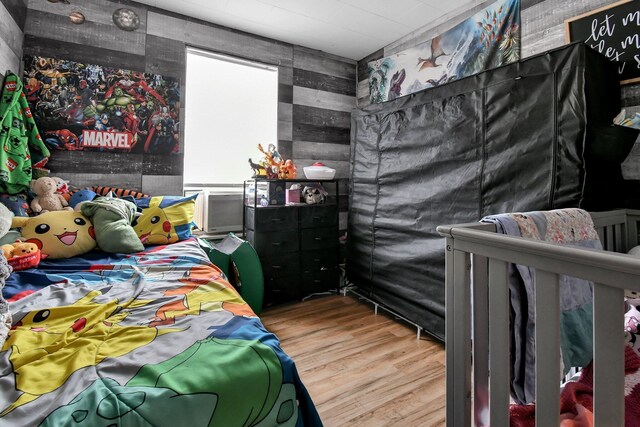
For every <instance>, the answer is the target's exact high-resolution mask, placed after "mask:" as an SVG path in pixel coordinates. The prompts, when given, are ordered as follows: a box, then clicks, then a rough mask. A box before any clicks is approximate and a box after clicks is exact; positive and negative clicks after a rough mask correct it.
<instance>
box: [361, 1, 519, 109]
mask: <svg viewBox="0 0 640 427" xmlns="http://www.w3.org/2000/svg"><path fill="white" fill-rule="evenodd" d="M519 59H520V0H498V1H497V2H495V3H493V4H491V5H489V6H487V7H486V8H485V9H483V10H481V11H480V12H478V13H476V14H475V15H473V16H472V17H470V18H468V19H466V20H465V21H463V22H461V23H460V24H458V25H456V26H455V27H453V28H451V29H450V30H448V31H446V32H445V33H443V34H440V35H438V36H436V37H435V38H433V39H432V40H429V41H426V42H424V43H421V44H419V45H417V46H415V47H413V48H411V49H407V50H404V51H402V52H399V53H396V54H395V55H392V56H387V57H384V58H381V59H378V60H375V61H371V62H369V63H368V71H369V92H370V96H371V103H378V102H384V101H391V100H393V99H396V98H398V97H401V96H405V95H409V94H411V93H414V92H418V91H420V90H423V89H428V88H430V87H434V86H439V85H441V84H443V83H448V82H450V81H453V80H457V79H461V78H463V77H467V76H470V75H472V74H476V73H479V72H481V71H484V70H487V69H490V68H494V67H498V66H501V65H505V64H508V63H511V62H515V61H518V60H519Z"/></svg>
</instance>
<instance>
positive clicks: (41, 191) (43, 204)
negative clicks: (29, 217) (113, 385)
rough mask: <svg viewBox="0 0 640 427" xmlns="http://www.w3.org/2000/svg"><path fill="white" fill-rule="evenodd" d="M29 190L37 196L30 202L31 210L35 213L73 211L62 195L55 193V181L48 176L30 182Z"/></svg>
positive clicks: (56, 186) (56, 187)
mask: <svg viewBox="0 0 640 427" xmlns="http://www.w3.org/2000/svg"><path fill="white" fill-rule="evenodd" d="M31 189H32V190H33V192H34V193H36V194H37V196H36V197H34V198H33V200H32V201H31V210H32V211H34V212H35V213H45V212H49V211H61V210H69V211H72V210H73V208H70V207H69V204H68V203H67V201H66V200H65V198H64V197H62V194H58V193H56V190H57V189H58V183H57V182H56V180H55V179H53V178H50V177H48V176H43V177H40V178H38V179H36V180H35V181H32V182H31Z"/></svg>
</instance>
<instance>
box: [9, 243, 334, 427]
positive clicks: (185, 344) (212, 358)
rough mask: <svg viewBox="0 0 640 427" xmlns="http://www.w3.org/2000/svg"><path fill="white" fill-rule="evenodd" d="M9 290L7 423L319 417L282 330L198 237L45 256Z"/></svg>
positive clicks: (306, 420) (260, 421) (291, 421)
mask: <svg viewBox="0 0 640 427" xmlns="http://www.w3.org/2000/svg"><path fill="white" fill-rule="evenodd" d="M100 257H103V258H100ZM4 293H5V297H6V298H7V299H9V301H13V302H10V309H11V312H12V315H13V327H12V330H11V332H10V334H9V337H8V339H7V340H6V342H5V343H4V345H3V346H2V348H1V351H0V390H1V393H0V425H3V426H5V425H6V426H13V425H15V426H31V425H33V426H36V425H42V426H62V425H73V426H91V427H94V426H108V425H121V426H183V425H184V426H186V425H188V426H214V425H215V426H224V427H227V426H259V427H267V426H303V425H321V423H320V420H319V418H318V415H317V412H316V410H315V408H314V406H313V403H312V402H311V399H310V398H309V395H308V393H307V391H306V389H305V387H304V385H303V384H302V383H301V382H300V380H299V378H298V374H297V372H296V368H295V365H294V363H293V362H292V360H291V359H290V358H289V357H288V356H287V355H286V354H284V353H283V351H282V350H281V349H280V345H279V342H278V340H277V338H276V337H275V336H274V335H273V334H270V333H269V332H267V331H266V330H265V329H264V327H263V326H262V324H261V322H260V320H259V319H258V318H257V317H256V316H255V315H254V314H253V312H252V311H251V309H250V308H249V306H248V305H247V304H246V303H245V302H244V301H243V300H242V299H241V298H240V296H239V295H238V294H237V292H236V291H235V290H234V289H233V288H232V286H231V285H230V284H229V283H228V282H227V281H226V279H225V278H224V275H222V273H221V272H220V270H219V269H218V268H217V267H215V266H213V265H212V264H211V263H209V260H208V259H207V257H206V255H205V254H204V252H203V251H202V250H201V249H200V248H199V247H198V245H197V243H196V242H195V240H193V239H189V240H185V241H182V242H179V243H175V244H172V245H167V246H156V247H151V248H149V249H147V250H146V251H144V252H140V253H138V254H133V255H129V256H115V257H113V256H112V257H110V258H104V254H97V253H93V254H87V255H85V256H84V257H78V258H72V259H68V260H55V261H48V262H47V261H44V262H42V263H41V265H40V267H39V268H38V269H29V270H24V271H22V272H16V273H13V274H12V276H11V277H10V278H9V280H8V282H7V285H6V288H5V290H4Z"/></svg>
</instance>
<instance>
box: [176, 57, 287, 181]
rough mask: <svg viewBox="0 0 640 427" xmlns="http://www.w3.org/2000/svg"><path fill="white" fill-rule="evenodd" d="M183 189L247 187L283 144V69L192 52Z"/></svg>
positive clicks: (188, 80)
mask: <svg viewBox="0 0 640 427" xmlns="http://www.w3.org/2000/svg"><path fill="white" fill-rule="evenodd" d="M185 87H186V93H185V103H186V104H185V142H184V186H185V187H198V186H200V187H201V186H207V185H220V184H222V185H224V184H227V185H229V184H242V182H243V181H244V180H245V179H247V178H249V177H251V175H252V171H251V168H250V167H249V161H248V160H249V158H251V159H252V160H253V161H254V162H257V161H258V160H259V159H260V158H261V157H262V154H261V153H260V152H259V151H258V149H257V145H258V144H262V146H263V147H264V149H265V150H266V149H267V147H268V145H269V144H274V145H276V146H277V142H278V69H277V68H276V67H273V66H269V65H265V64H260V63H256V62H249V61H245V60H242V59H238V58H233V57H229V56H224V55H218V54H214V53H211V52H206V51H203V50H199V49H195V48H187V73H186V82H185Z"/></svg>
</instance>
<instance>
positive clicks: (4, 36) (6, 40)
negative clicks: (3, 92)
mask: <svg viewBox="0 0 640 427" xmlns="http://www.w3.org/2000/svg"><path fill="white" fill-rule="evenodd" d="M26 16H27V0H0V83H1V82H3V81H4V76H5V75H6V73H7V71H8V70H10V71H12V72H14V73H20V70H21V67H20V62H21V58H22V44H23V39H24V22H25V18H26Z"/></svg>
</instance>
